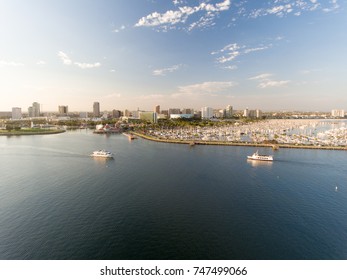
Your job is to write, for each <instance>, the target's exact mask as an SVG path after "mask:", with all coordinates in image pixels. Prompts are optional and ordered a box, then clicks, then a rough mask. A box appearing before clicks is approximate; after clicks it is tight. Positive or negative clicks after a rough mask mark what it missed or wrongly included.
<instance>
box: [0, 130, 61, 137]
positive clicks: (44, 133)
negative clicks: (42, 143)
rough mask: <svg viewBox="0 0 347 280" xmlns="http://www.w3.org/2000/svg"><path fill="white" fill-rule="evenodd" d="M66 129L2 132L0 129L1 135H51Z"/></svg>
mask: <svg viewBox="0 0 347 280" xmlns="http://www.w3.org/2000/svg"><path fill="white" fill-rule="evenodd" d="M64 132H65V130H52V131H47V130H46V131H35V132H33V131H28V132H24V131H16V132H2V131H0V136H22V135H50V134H59V133H64Z"/></svg>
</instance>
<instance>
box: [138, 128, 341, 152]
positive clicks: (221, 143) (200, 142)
mask: <svg viewBox="0 0 347 280" xmlns="http://www.w3.org/2000/svg"><path fill="white" fill-rule="evenodd" d="M133 134H134V135H137V136H138V137H141V138H143V139H146V140H150V141H156V142H162V143H171V144H186V145H191V146H193V145H217V146H244V147H267V148H274V145H273V144H263V143H244V142H227V141H205V140H194V141H192V140H181V139H160V138H157V137H154V136H150V135H147V134H144V133H140V132H133ZM275 146H276V147H278V148H285V149H315V150H343V151H347V147H346V146H344V147H341V146H314V145H298V144H276V145H275Z"/></svg>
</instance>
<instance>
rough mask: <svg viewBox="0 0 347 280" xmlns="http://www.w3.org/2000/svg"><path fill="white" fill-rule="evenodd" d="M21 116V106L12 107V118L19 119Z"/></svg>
mask: <svg viewBox="0 0 347 280" xmlns="http://www.w3.org/2000/svg"><path fill="white" fill-rule="evenodd" d="M21 118H22V108H18V107H13V108H12V120H20V119H21Z"/></svg>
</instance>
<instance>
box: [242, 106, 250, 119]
mask: <svg viewBox="0 0 347 280" xmlns="http://www.w3.org/2000/svg"><path fill="white" fill-rule="evenodd" d="M243 116H244V117H245V118H248V117H249V110H248V108H246V109H245V110H243Z"/></svg>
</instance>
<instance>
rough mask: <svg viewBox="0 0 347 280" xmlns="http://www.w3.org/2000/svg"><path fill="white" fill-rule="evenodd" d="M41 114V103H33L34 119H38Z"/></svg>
mask: <svg viewBox="0 0 347 280" xmlns="http://www.w3.org/2000/svg"><path fill="white" fill-rule="evenodd" d="M40 114H41V112H40V103H38V102H34V103H33V117H34V118H37V117H39V116H40Z"/></svg>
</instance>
